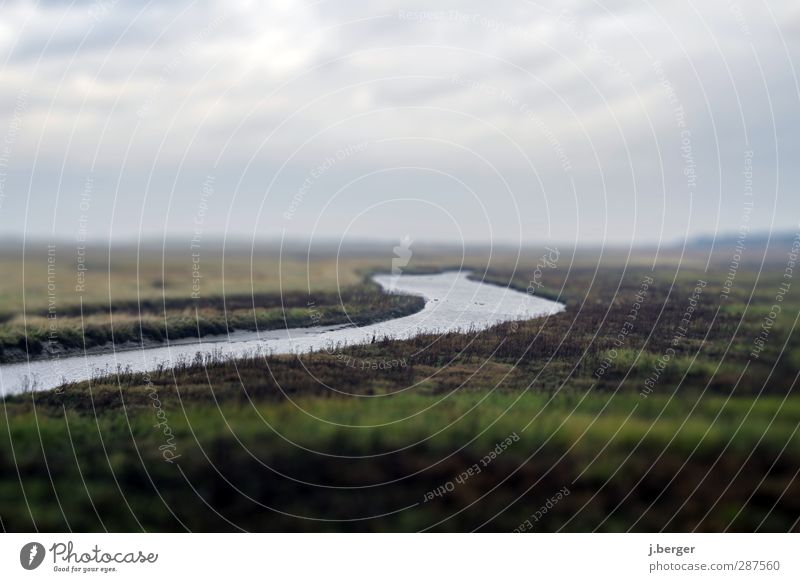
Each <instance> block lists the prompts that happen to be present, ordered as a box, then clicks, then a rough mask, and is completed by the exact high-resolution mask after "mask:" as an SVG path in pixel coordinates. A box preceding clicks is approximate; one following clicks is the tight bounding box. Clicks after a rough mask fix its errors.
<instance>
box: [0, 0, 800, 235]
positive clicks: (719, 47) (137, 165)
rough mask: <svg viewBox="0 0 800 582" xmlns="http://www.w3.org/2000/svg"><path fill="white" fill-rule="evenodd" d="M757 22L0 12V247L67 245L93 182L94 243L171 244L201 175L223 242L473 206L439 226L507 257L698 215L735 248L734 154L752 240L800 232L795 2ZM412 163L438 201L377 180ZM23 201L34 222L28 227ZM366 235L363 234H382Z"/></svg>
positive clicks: (633, 9) (272, 6)
mask: <svg viewBox="0 0 800 582" xmlns="http://www.w3.org/2000/svg"><path fill="white" fill-rule="evenodd" d="M770 10H771V11H772V12H774V20H773V15H772V14H771V12H770ZM770 10H762V9H758V10H756V9H755V8H754V7H751V6H750V5H749V4H746V3H741V4H738V3H737V2H735V1H728V0H726V1H722V0H718V1H712V2H704V3H702V4H701V3H688V2H677V3H670V4H667V5H657V6H647V5H643V4H641V3H638V2H616V3H613V4H609V5H607V6H606V5H602V4H600V3H597V2H594V1H589V0H585V1H574V2H570V3H566V4H565V3H562V2H545V3H537V4H533V3H530V2H527V1H523V0H517V1H510V2H503V3H495V4H491V5H487V4H486V3H484V2H477V1H471V2H463V1H461V2H455V1H452V2H451V1H439V2H434V3H430V2H427V3H424V4H421V5H419V7H414V6H412V5H408V4H407V3H399V2H390V1H384V0H381V1H378V2H373V3H369V5H367V6H364V5H360V3H358V4H357V3H337V2H317V3H296V2H255V1H244V0H240V1H227V2H224V1H215V0H207V1H203V2H188V1H186V2H180V1H173V2H168V3H152V4H147V5H143V4H141V3H137V2H132V1H127V0H119V1H117V0H91V1H88V0H87V1H82V2H57V1H50V2H44V3H42V2H38V3H37V2H31V1H21V0H20V1H16V2H10V3H7V5H6V6H4V19H3V21H2V24H0V47H2V52H3V54H5V59H4V63H3V65H2V67H3V68H2V77H3V83H2V84H0V102H2V103H3V104H4V107H3V108H2V109H0V132H3V131H4V128H6V127H9V125H10V124H11V123H12V122H13V111H14V103H15V102H16V100H17V99H18V97H19V95H20V93H21V92H27V93H26V95H27V97H26V109H25V112H24V115H23V116H22V118H21V124H20V131H19V132H18V134H17V135H16V136H15V139H14V143H13V144H12V145H13V147H11V149H10V152H9V153H8V154H7V156H6V157H7V162H6V164H7V166H8V167H7V170H6V172H7V175H8V177H7V181H6V183H5V199H3V200H2V206H0V210H2V213H0V227H1V228H3V229H9V230H14V229H17V230H19V229H20V225H23V224H25V225H27V228H28V232H29V233H42V234H48V233H49V232H50V230H49V229H50V228H51V225H53V224H55V225H56V226H55V228H56V231H57V232H58V233H60V234H62V235H65V236H70V235H71V234H73V231H74V228H75V224H76V221H77V218H76V217H77V214H78V212H79V210H78V205H77V204H76V203H75V200H76V198H75V196H70V193H72V194H74V191H75V190H76V189H78V190H79V189H80V184H81V183H82V181H83V180H84V179H85V177H86V176H88V175H91V176H93V177H94V179H96V181H97V184H98V185H99V186H98V188H97V197H98V199H97V202H96V204H95V206H94V210H93V212H94V213H95V219H96V220H95V222H94V224H95V225H96V226H95V234H96V235H97V236H107V235H109V234H112V233H113V234H116V235H130V234H136V233H138V231H139V230H140V229H144V231H145V232H146V233H149V234H162V233H163V230H168V231H169V232H172V233H176V232H189V231H190V230H191V216H192V215H193V213H192V212H191V209H192V208H193V206H194V205H195V204H196V200H197V197H198V195H199V191H200V186H199V185H200V184H202V183H203V180H204V179H205V177H206V176H207V175H208V174H209V173H213V174H215V175H216V176H217V179H216V181H215V188H216V191H217V192H218V194H217V198H216V199H215V201H214V203H215V204H218V205H219V206H218V212H217V213H215V214H214V217H215V218H216V219H217V221H216V222H214V219H213V218H212V219H209V223H208V225H207V228H208V229H209V230H210V231H213V232H218V233H221V232H224V231H225V229H226V228H230V225H231V224H232V223H233V224H240V225H248V226H249V227H250V228H251V229H253V230H255V231H256V232H257V234H259V235H263V236H278V235H280V234H281V233H282V232H284V231H286V232H288V233H289V234H290V235H293V236H306V235H308V233H309V232H310V231H311V226H310V225H312V224H314V223H315V222H317V221H319V224H320V225H321V226H320V228H323V234H325V235H326V236H332V237H336V236H337V235H339V234H341V230H342V228H341V224H338V223H337V221H339V220H341V218H342V216H348V215H354V214H356V213H358V212H360V211H361V210H363V206H364V204H368V203H370V202H376V201H378V202H385V203H386V207H387V208H388V205H389V203H390V202H391V200H393V199H390V197H392V196H393V197H395V198H397V197H402V195H403V193H405V194H406V195H407V196H409V197H420V196H423V195H424V196H430V197H432V199H435V200H437V201H438V202H437V203H441V204H442V205H444V207H445V208H447V205H458V204H459V200H463V199H464V198H463V197H464V196H467V194H465V192H467V191H469V190H470V189H471V190H473V191H474V192H475V196H477V198H476V199H475V200H476V201H477V202H476V204H474V205H473V204H471V203H464V206H465V208H466V209H468V212H465V211H464V210H465V208H450V209H449V210H450V211H452V212H453V213H454V215H455V214H458V215H459V220H460V221H462V226H464V227H465V230H466V231H470V228H472V229H473V230H472V231H470V236H472V237H474V238H484V239H485V238H487V237H489V236H502V233H507V232H511V233H516V232H517V230H518V228H517V226H518V224H520V223H521V224H522V227H523V237H526V238H537V237H540V236H542V235H543V234H544V235H546V236H549V237H554V238H558V239H560V240H574V239H581V240H598V239H599V238H602V237H604V236H606V237H608V238H609V239H613V240H615V241H616V242H625V241H630V240H652V239H653V238H654V237H659V236H664V237H670V238H673V237H679V236H683V235H684V234H687V233H688V234H691V233H694V232H702V231H703V230H704V229H708V228H709V220H708V219H707V217H708V216H709V215H712V216H714V217H715V221H719V223H720V227H721V228H723V229H732V230H735V229H736V228H738V221H739V212H738V211H737V210H736V208H738V206H739V205H740V202H741V195H740V194H741V193H740V191H741V184H740V182H741V180H740V175H739V174H740V170H741V168H740V167H741V164H742V159H743V155H744V154H743V152H744V151H745V150H748V149H754V150H755V151H756V152H757V153H756V155H755V156H754V160H755V161H754V164H755V171H756V175H757V176H758V177H759V179H760V180H761V182H760V183H761V185H762V186H763V188H761V189H759V196H760V198H759V202H758V209H757V210H756V212H755V215H754V219H753V220H754V224H755V225H757V226H760V227H763V228H770V227H776V228H784V227H789V226H795V225H794V224H792V220H791V218H790V217H791V216H792V215H795V216H796V215H797V212H798V211H800V202H798V199H800V197H797V196H795V195H794V190H796V187H797V181H798V179H799V178H800V176H798V170H797V169H795V168H794V167H792V166H791V165H790V164H789V163H788V162H787V161H786V160H788V159H790V157H788V156H791V155H792V154H793V153H796V149H797V148H796V136H797V135H798V134H797V131H796V129H797V128H796V127H795V126H796V125H797V121H796V114H795V112H796V111H797V107H798V94H797V84H796V79H795V78H794V76H793V74H794V71H793V69H792V67H791V65H793V63H794V59H795V57H796V56H797V48H796V46H797V45H796V43H792V42H790V40H791V39H792V38H793V37H796V34H797V30H798V25H797V23H798V17H799V16H800V13H799V12H798V11H797V8H796V7H794V6H793V4H792V3H790V2H786V3H779V4H776V5H773V6H771V7H770ZM776 23H778V24H779V25H780V28H778V27H777V26H776ZM781 35H785V36H784V37H782V36H781ZM784 41H785V42H786V44H785V45H784ZM762 69H763V73H762ZM762 75H763V78H762ZM679 109H680V111H681V113H680V115H678V114H677V113H676V111H677V110H679ZM686 132H688V134H687V133H686ZM687 135H688V136H689V137H688V139H689V141H690V142H691V147H692V155H693V156H694V161H695V163H696V165H697V168H698V172H697V183H696V184H695V185H694V186H692V185H691V184H689V183H687V177H686V171H685V170H686V160H685V156H684V154H683V153H682V150H681V146H682V144H683V143H684V142H685V140H686V139H687ZM0 140H2V136H0ZM357 143H369V144H371V145H370V146H369V147H368V148H366V149H365V151H363V152H361V153H360V154H359V155H357V156H352V157H348V159H346V160H343V161H342V163H341V164H340V166H339V167H338V168H337V170H336V171H335V172H330V173H328V174H326V176H325V177H324V179H320V180H319V182H317V183H315V185H314V188H313V192H310V193H309V195H308V196H307V197H306V198H305V200H304V201H303V204H302V205H301V207H300V208H298V211H297V218H295V219H293V220H292V221H290V222H286V221H285V220H282V219H281V218H280V217H281V216H282V213H283V212H284V210H285V208H286V207H287V205H289V204H290V203H291V200H292V197H293V196H294V195H295V193H296V191H297V189H298V187H299V186H300V183H302V181H303V180H304V179H305V176H307V174H308V172H309V171H311V170H312V169H313V168H314V167H316V166H317V165H318V164H319V163H320V160H324V159H326V158H327V157H330V156H331V155H334V156H335V154H336V152H337V151H338V150H340V149H341V148H343V147H346V146H348V145H352V144H357ZM447 143H449V144H450V145H446V144H447ZM776 143H777V148H776V145H775V144H776ZM432 144H436V145H435V146H434V145H432ZM420 151H424V152H425V156H424V158H421V156H420V155H419V152H420ZM476 160H481V161H480V162H479V163H478V162H476ZM779 162H782V163H779ZM411 164H414V165H415V167H422V166H424V167H426V168H431V169H438V170H441V171H445V172H447V173H448V175H450V176H452V179H449V180H441V179H439V178H436V179H434V178H432V177H431V176H430V175H427V174H425V173H424V172H420V171H411V170H407V171H400V170H392V171H386V172H384V171H383V170H387V169H392V168H396V167H400V166H403V167H405V166H409V165H411ZM493 168H494V169H497V170H498V171H499V172H500V174H499V176H495V175H494V174H493V170H492V169H493ZM487 172H488V173H487ZM365 175H370V176H376V177H375V178H370V179H368V180H363V179H362V180H359V177H363V176H365ZM382 180H383V181H382ZM298 181H299V182H298ZM351 182H353V183H352V184H350V183H351ZM776 183H780V184H782V186H781V188H780V189H779V190H776V189H775V186H774V185H775V184H776ZM348 184H350V185H348ZM463 185H466V186H467V190H464V188H463ZM507 187H509V188H512V194H511V195H509V196H508V197H504V196H500V195H498V194H497V193H496V190H497V189H503V188H507ZM341 188H345V190H346V195H343V196H338V197H337V202H336V204H333V205H332V204H331V203H330V199H331V196H333V193H335V192H336V191H338V190H339V189H341ZM437 188H438V189H442V190H443V191H441V192H439V191H438V190H435V189H437ZM59 192H61V193H64V195H63V196H61V195H59V197H58V204H56V193H59ZM543 196H544V197H546V200H547V204H546V207H547V209H548V215H547V217H546V220H545V219H543V218H542V217H541V216H540V215H539V214H540V213H541V212H542V208H543V207H544V205H543V202H542V199H543V198H542V197H543ZM29 197H30V200H33V201H35V202H36V204H37V205H38V207H39V208H43V209H46V210H45V211H44V212H42V213H41V214H32V213H31V212H30V210H28V211H27V213H26V210H25V209H26V208H28V209H29V208H30V207H31V205H30V204H28V202H29ZM469 197H470V199H472V194H469ZM164 200H166V202H164ZM498 200H502V205H499V204H498ZM391 206H392V213H391V215H390V216H389V217H388V218H389V219H391V220H395V221H397V222H400V223H402V222H407V223H409V224H411V225H413V224H414V223H415V221H416V223H423V222H424V223H425V224H426V225H427V226H426V228H429V229H433V231H432V232H412V231H410V230H409V231H408V232H410V233H411V234H412V235H413V236H415V237H416V238H417V239H419V240H423V239H425V238H426V236H427V237H435V236H438V234H439V233H437V232H435V229H436V227H435V224H436V222H435V221H433V222H432V224H433V226H431V225H430V224H428V223H429V222H431V221H420V220H418V215H417V213H418V212H419V208H416V207H415V206H414V205H409V209H408V210H407V211H405V212H404V211H403V210H402V204H401V205H400V207H399V208H398V207H396V206H397V205H394V204H391ZM481 206H484V207H486V208H488V209H489V210H488V211H486V212H488V215H487V216H484V214H483V213H484V210H483V209H482V208H481ZM259 208H261V209H262V212H261V214H259V213H258V209H259ZM690 208H691V212H689V209H690ZM775 208H780V209H781V212H779V213H776V212H774V209H775ZM114 209H116V210H114ZM325 212H327V213H328V214H325ZM53 213H54V214H53ZM470 213H472V214H470ZM516 213H520V215H519V216H517V215H515V214H516ZM112 214H113V215H112ZM587 215H588V216H587ZM54 216H55V219H54ZM121 216H122V217H127V218H129V217H130V216H137V217H138V216H142V217H143V220H142V224H141V225H140V224H138V222H137V223H135V224H132V223H130V220H128V221H127V222H126V221H125V220H122V219H121V218H120V217H121ZM301 217H302V219H301ZM386 218H387V217H380V220H384V219H386ZM592 219H594V220H595V221H598V220H599V222H597V223H594V222H592ZM380 220H378V218H376V220H375V221H374V223H373V224H372V225H371V226H370V225H369V224H367V223H365V224H364V225H363V226H361V227H359V228H361V229H362V230H360V231H359V233H360V234H361V235H363V236H370V235H372V236H383V235H385V234H386V233H385V232H384V228H383V227H382V226H381V225H380ZM542 222H545V223H547V224H549V225H550V230H549V232H546V233H542V231H541V229H540V226H541V224H542ZM487 225H488V226H487ZM467 227H469V228H467ZM398 228H399V226H398ZM238 232H247V229H246V228H242V229H238ZM405 232H406V231H404V233H405ZM498 233H501V234H500V235H498ZM450 234H452V233H450ZM448 236H449V234H448ZM514 236H515V235H514ZM512 238H513V236H512Z"/></svg>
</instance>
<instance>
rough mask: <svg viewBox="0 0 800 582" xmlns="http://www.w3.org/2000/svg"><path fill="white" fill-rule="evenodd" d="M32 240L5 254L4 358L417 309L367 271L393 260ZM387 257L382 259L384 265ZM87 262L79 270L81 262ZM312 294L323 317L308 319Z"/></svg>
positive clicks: (0, 300)
mask: <svg viewBox="0 0 800 582" xmlns="http://www.w3.org/2000/svg"><path fill="white" fill-rule="evenodd" d="M59 248H60V247H59V246H58V245H55V247H54V249H53V250H52V251H51V250H49V249H48V248H47V247H46V246H43V245H34V246H33V248H32V249H31V250H29V251H28V252H27V255H26V259H25V260H24V261H21V260H20V258H19V251H17V252H15V253H10V252H8V251H7V252H6V253H5V254H4V255H2V256H0V269H2V272H3V273H6V274H7V275H6V276H4V277H2V278H0V362H11V361H20V360H25V359H27V358H30V357H40V356H46V355H48V354H55V353H58V354H64V353H80V352H82V351H83V350H84V349H91V348H95V347H99V346H107V345H110V344H115V345H118V346H126V347H130V345H132V344H141V343H148V342H159V341H164V340H167V339H173V340H176V339H182V338H187V337H199V336H205V335H212V334H224V333H227V332H228V331H233V330H251V331H255V330H269V329H278V328H283V327H306V326H310V325H336V324H342V323H355V324H359V325H363V324H367V323H371V322H374V321H380V320H384V319H387V318H393V317H398V316H402V315H407V314H409V313H413V312H414V311H418V310H419V309H421V308H422V304H421V303H420V301H419V300H417V299H415V298H408V297H397V296H387V295H385V294H383V293H381V292H380V290H379V288H378V286H377V285H375V284H374V283H371V282H369V281H368V280H367V279H366V278H365V275H366V273H368V272H370V271H371V270H375V269H380V268H383V269H384V270H388V268H389V267H390V262H388V261H383V262H381V261H377V260H373V261H370V260H364V259H358V260H342V261H338V262H337V261H335V260H331V259H330V258H329V257H322V258H312V259H311V260H308V259H307V257H304V256H301V255H299V254H293V255H289V256H285V257H280V256H276V254H275V253H274V252H272V251H269V252H260V253H255V254H254V255H253V256H251V255H250V252H249V251H246V250H245V249H239V248H237V249H234V250H233V251H230V252H228V253H224V254H223V253H222V252H207V253H203V254H202V255H201V257H200V258H199V259H197V258H195V259H193V258H192V256H191V253H190V252H184V253H181V252H178V251H176V250H175V249H170V251H169V252H168V253H164V252H163V251H162V250H161V249H158V248H144V249H138V250H137V249H136V248H130V247H128V248H125V247H123V248H121V249H114V250H112V251H111V252H108V251H107V252H105V253H103V252H100V251H94V253H92V254H88V255H86V256H83V257H81V262H80V263H79V262H78V261H77V257H76V256H74V250H73V253H72V255H69V256H68V257H64V258H62V257H61V255H60V254H59ZM384 262H385V263H387V265H388V266H387V265H383V263H384ZM79 266H80V268H79ZM309 301H313V302H314V305H315V313H316V317H317V318H318V319H316V320H312V319H311V318H310V317H309V308H308V304H309Z"/></svg>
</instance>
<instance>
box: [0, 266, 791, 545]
mask: <svg viewBox="0 0 800 582" xmlns="http://www.w3.org/2000/svg"><path fill="white" fill-rule="evenodd" d="M538 252H539V251H537V252H534V253H532V254H529V255H527V256H525V257H524V259H523V260H522V261H520V262H519V263H517V261H516V258H515V257H514V256H508V255H506V256H497V255H495V257H494V258H493V260H492V261H491V262H490V263H489V268H488V269H486V262H485V259H486V257H480V256H471V257H469V258H468V259H467V260H466V264H467V265H471V266H472V267H473V268H475V269H476V270H478V271H477V273H476V275H477V276H478V277H483V276H485V277H486V278H488V279H489V280H491V281H493V282H495V283H498V284H503V285H511V286H513V287H516V288H518V289H520V290H529V292H533V293H540V294H542V295H546V296H548V297H560V298H561V300H563V301H565V302H566V303H567V310H566V311H565V312H563V313H561V314H559V315H557V316H553V317H550V318H548V319H537V320H532V321H528V322H524V323H509V324H503V325H501V326H496V327H494V328H491V329H489V330H486V331H483V332H475V333H469V334H447V335H445V336H438V337H437V336H422V337H418V338H415V339H413V340H409V341H403V342H391V341H377V342H375V343H373V344H370V345H364V346H357V347H352V348H348V349H347V350H345V351H342V352H337V353H332V354H328V353H317V354H309V355H304V356H302V357H299V358H298V357H289V356H282V357H276V358H270V359H268V360H264V359H259V358H254V359H248V360H238V361H216V362H211V363H209V364H208V365H206V366H193V365H188V364H187V365H183V366H180V367H178V368H177V369H174V370H159V371H155V372H153V373H151V374H148V375H142V374H120V375H115V376H113V377H109V378H107V379H106V380H104V381H100V382H94V383H92V384H89V383H81V384H75V385H67V386H64V387H62V389H60V390H59V391H51V392H46V393H39V394H30V395H21V396H17V397H13V398H9V399H7V400H6V401H5V404H4V411H5V414H4V416H3V417H2V419H0V425H3V426H0V432H2V433H3V434H10V435H11V439H10V441H9V440H4V441H3V444H2V447H0V468H2V472H3V474H4V475H10V476H12V478H6V479H4V481H3V484H2V488H3V491H2V495H0V500H2V501H0V515H2V518H3V523H4V525H5V527H6V528H7V529H9V530H26V531H27V530H31V529H33V528H34V527H39V528H42V529H52V530H64V529H67V528H68V527H72V528H76V529H79V530H83V529H90V530H97V529H103V528H108V529H113V530H130V529H140V528H143V529H147V530H182V529H186V528H188V529H192V530H215V529H225V530H229V529H230V530H234V529H237V528H243V529H248V530H280V531H283V530H314V531H316V530H324V531H328V530H370V531H373V530H374V531H387V530H400V531H407V530H418V529H425V528H432V529H434V530H455V531H460V530H464V529H475V528H479V529H484V530H502V531H511V530H514V529H522V530H526V531H527V530H533V531H555V530H559V529H563V530H568V531H587V530H595V529H597V530H602V531H625V530H638V531H657V530H661V529H666V530H671V531H687V530H695V529H697V530H699V531H722V530H731V531H755V530H758V531H787V530H795V531H797V530H798V529H799V528H798V519H800V502H799V501H798V500H800V481H798V474H799V473H800V457H799V456H798V451H800V438H799V437H798V427H800V399H798V397H797V380H798V370H800V334H798V332H797V330H796V320H797V317H798V313H800V293H798V290H797V289H796V288H794V287H792V286H791V285H790V286H789V288H788V290H786V292H781V289H782V284H783V283H784V282H786V281H787V280H789V281H790V279H787V278H786V277H785V274H786V268H787V259H786V256H785V254H784V253H782V252H781V253H776V254H775V256H772V257H770V258H769V260H767V261H766V262H765V264H764V266H763V267H761V265H760V262H756V263H753V262H742V263H741V264H740V265H739V266H738V267H737V269H736V270H735V272H734V273H733V276H732V275H731V269H730V264H729V262H728V261H726V260H721V261H718V260H715V261H714V262H712V263H711V265H710V267H709V269H708V270H706V269H705V261H704V260H702V259H701V258H698V257H690V260H686V261H682V266H681V267H680V268H678V263H677V262H676V261H675V260H674V257H667V260H664V261H663V264H661V263H659V264H657V265H656V266H655V268H653V266H652V260H651V261H648V260H647V257H645V256H641V257H638V258H637V259H636V260H634V261H630V262H626V260H625V257H624V256H623V257H619V256H608V257H605V258H604V260H603V261H601V262H600V263H599V266H598V262H597V257H596V256H591V255H583V256H579V257H576V258H575V259H574V260H572V258H571V257H570V256H569V255H566V254H563V255H561V256H560V257H559V260H558V261H556V262H555V264H554V265H553V266H552V267H550V266H546V267H544V268H540V267H537V265H538V264H540V263H541V261H540V256H539V254H537V253H538ZM420 254H421V253H420ZM414 259H415V260H412V262H411V264H410V265H409V269H410V270H426V269H430V268H433V267H436V266H437V265H438V266H439V267H440V268H443V267H450V266H453V264H454V263H456V264H459V261H460V257H458V256H450V255H448V256H434V255H430V256H428V255H422V256H418V255H415V258H414ZM482 262H483V263H482ZM352 265H353V273H357V274H363V273H367V272H369V270H370V269H375V268H383V269H385V268H386V260H385V259H380V258H379V257H364V258H362V259H361V260H359V261H357V262H356V261H354V262H353V263H352ZM354 277H355V278H357V277H358V275H354ZM354 280H356V279H354ZM783 288H784V289H785V286H784V287H783ZM266 293H267V295H268V292H266ZM267 295H265V297H266V296H267ZM777 297H780V299H778V298H777ZM777 304H779V305H780V308H779V309H778V310H775V309H773V306H774V305H777ZM690 308H691V309H690ZM687 314H688V315H687ZM773 315H774V317H773ZM765 322H766V323H765ZM765 329H767V330H768V332H765ZM623 330H624V331H623ZM156 399H157V402H158V406H157V407H156V406H155V405H154V402H155V401H156ZM162 416H163V417H164V418H167V419H168V421H167V422H168V426H169V427H170V435H171V440H168V439H167V437H166V436H165V434H164V433H163V432H162V431H161V430H160V429H159V428H158V425H157V424H156V423H157V422H159V419H160V418H162ZM101 436H102V439H101V438H100V437H101ZM40 439H41V441H40ZM506 439H511V443H508V442H506ZM501 442H506V445H505V446H504V447H503V446H500V445H499V443H501ZM11 443H13V447H12V446H11ZM42 445H44V446H42ZM73 447H74V448H73ZM497 447H500V449H499V450H500V451H501V452H500V453H496V454H495V455H494V456H492V454H491V452H492V451H494V450H496V448H497ZM165 450H168V451H169V453H165V452H164V451H165ZM165 455H167V456H169V455H180V457H179V458H176V459H174V460H173V461H172V462H169V461H165ZM487 455H488V456H489V458H490V460H489V461H488V462H487V463H486V464H485V466H484V464H483V461H484V460H485V459H486V457H487ZM45 462H46V464H47V470H48V471H49V472H50V474H51V475H52V476H53V482H54V483H55V485H53V484H52V483H51V481H50V480H49V479H48V477H47V473H46V472H45V471H44V467H45ZM476 466H477V467H478V468H479V469H480V471H476V470H475V467H476ZM17 469H18V470H19V478H17ZM470 469H473V470H472V472H471V473H470ZM457 478H458V479H457ZM84 482H85V486H84V485H83V483H84ZM76 483H78V484H79V485H78V486H77V487H76V486H75V484H76ZM440 488H443V489H440ZM434 491H438V494H435V493H431V492H434ZM559 492H561V495H560V497H559ZM20 499H25V500H27V503H26V504H21V503H19V500H20ZM554 500H555V501H554ZM548 504H549V507H548ZM543 507H544V508H545V511H544V512H542V508H543ZM375 516H381V517H375Z"/></svg>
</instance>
